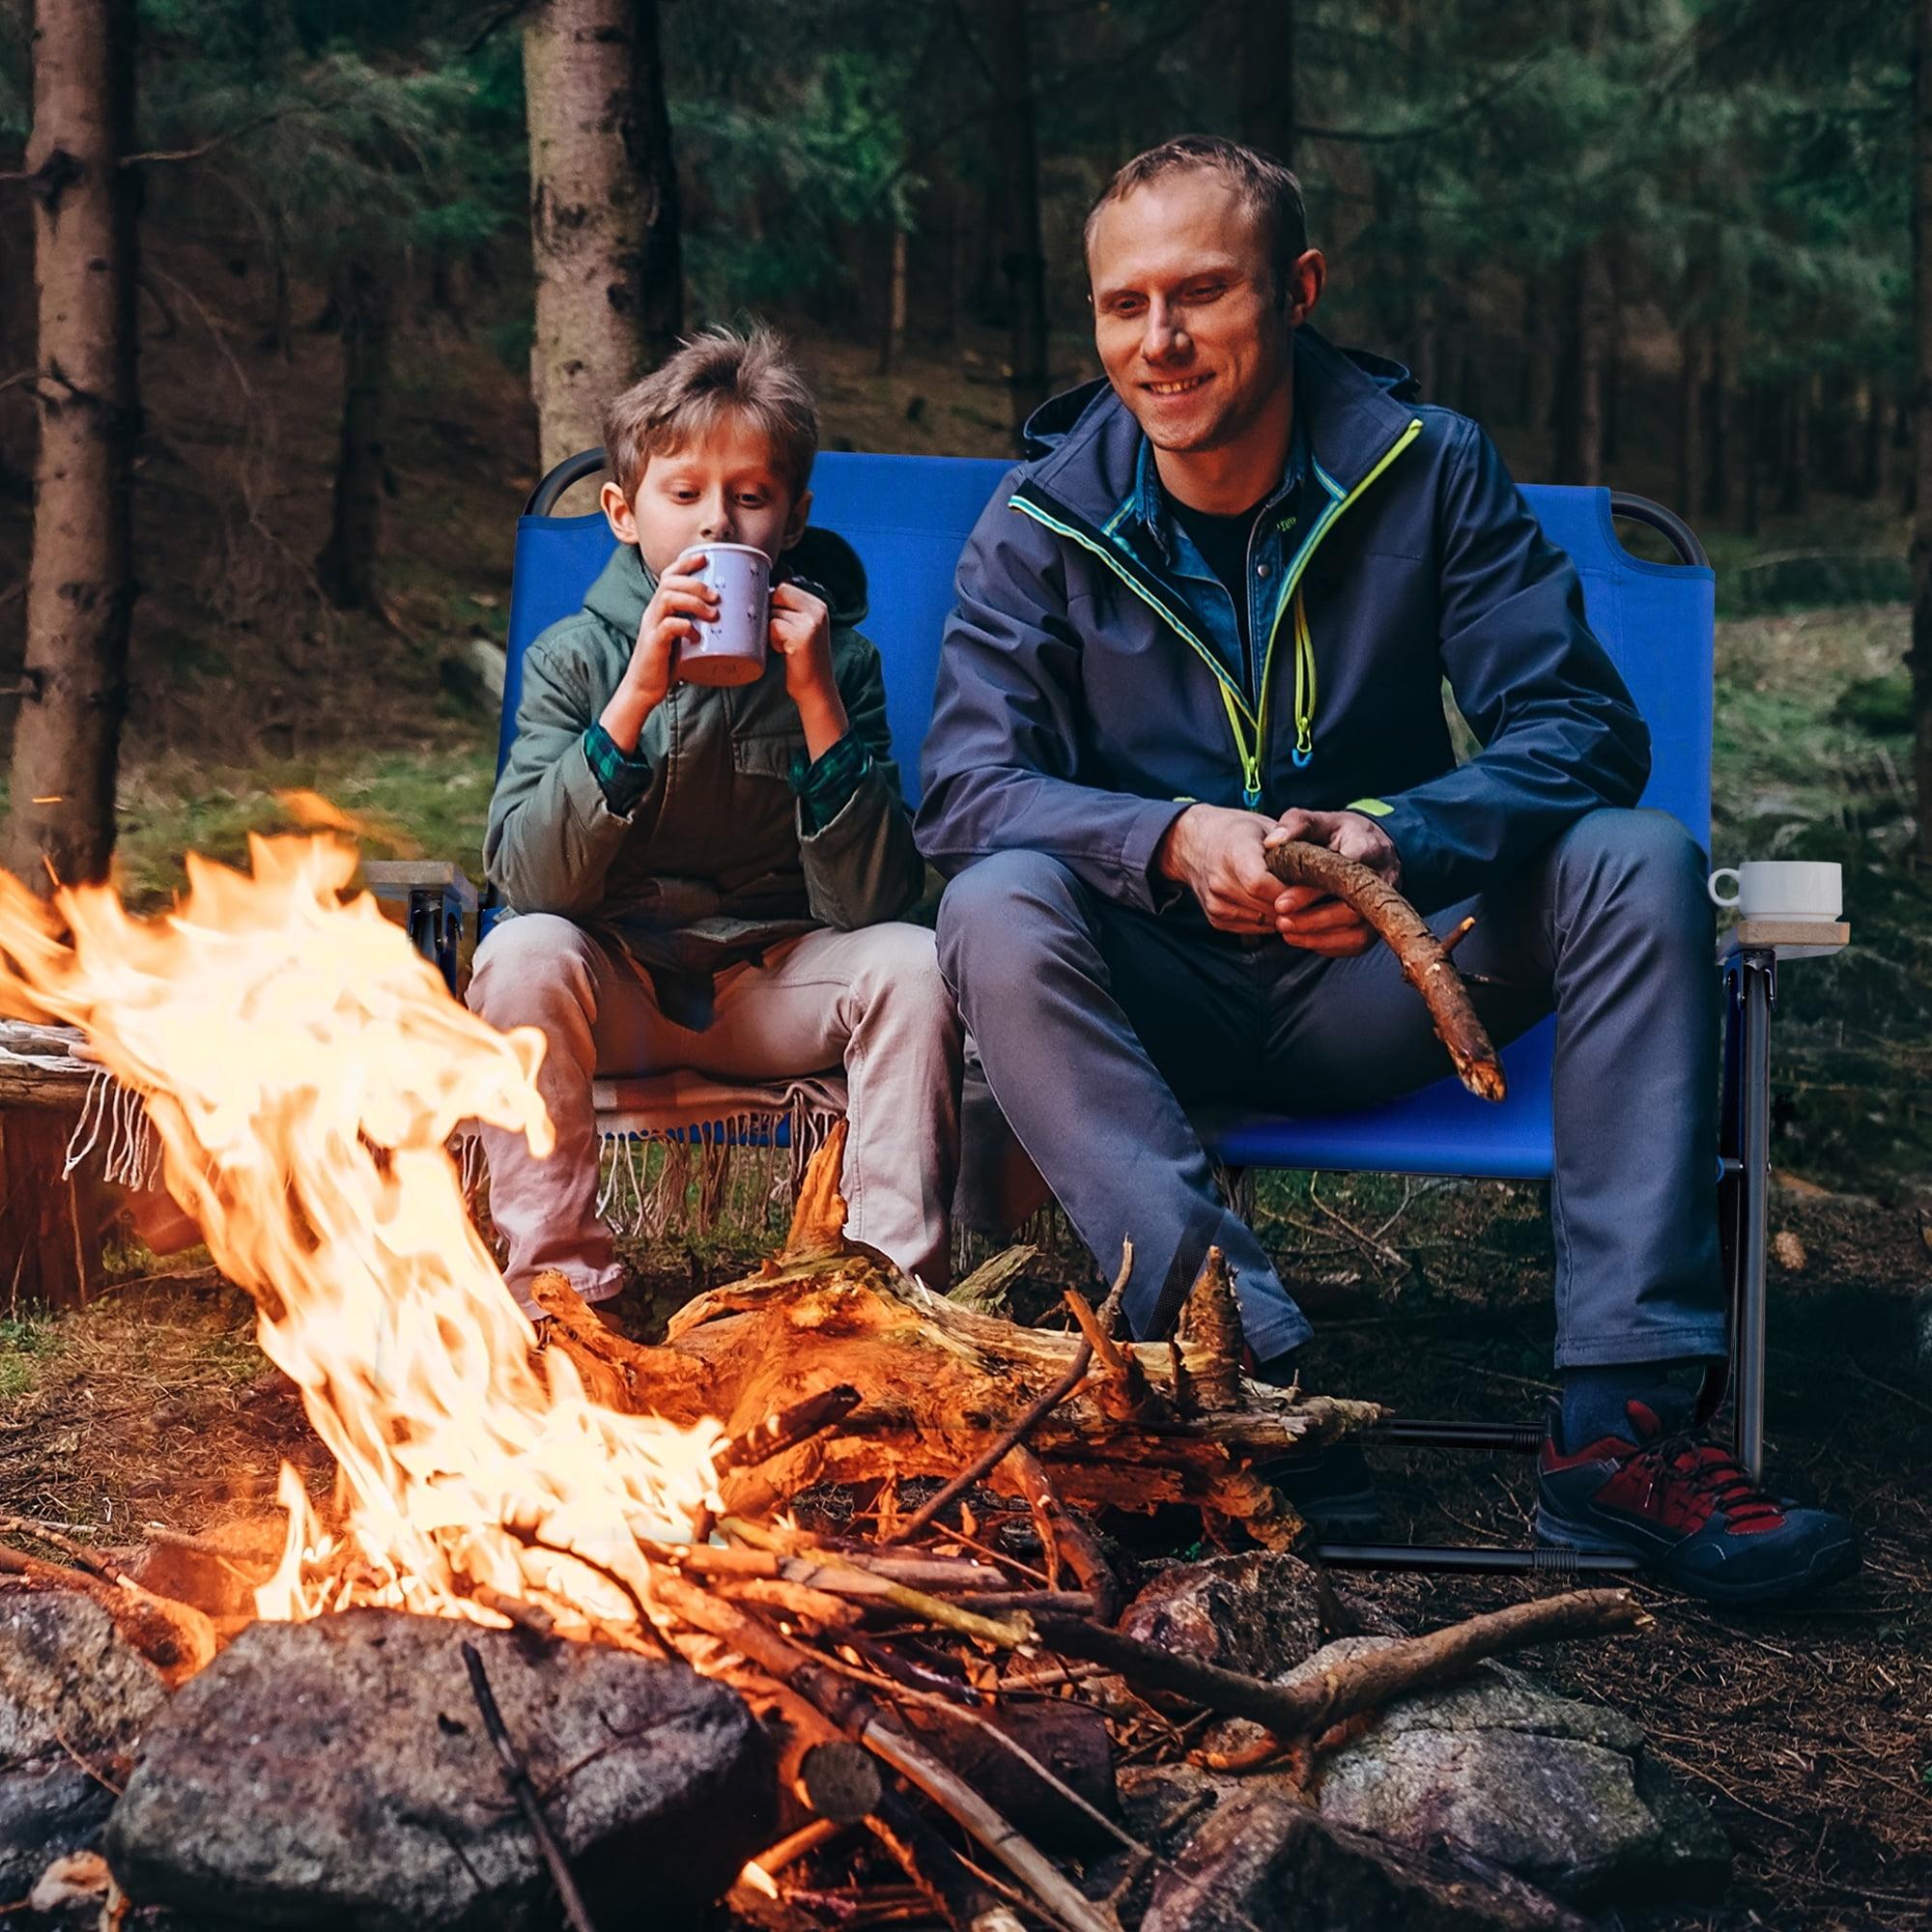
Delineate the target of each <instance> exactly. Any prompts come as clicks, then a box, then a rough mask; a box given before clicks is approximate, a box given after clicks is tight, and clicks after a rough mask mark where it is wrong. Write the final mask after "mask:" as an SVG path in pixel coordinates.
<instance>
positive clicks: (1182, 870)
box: [1153, 805, 1282, 934]
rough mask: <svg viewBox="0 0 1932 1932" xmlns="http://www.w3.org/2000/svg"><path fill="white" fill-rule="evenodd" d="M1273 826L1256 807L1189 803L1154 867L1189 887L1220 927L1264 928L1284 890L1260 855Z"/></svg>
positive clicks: (1233, 929) (1256, 930)
mask: <svg viewBox="0 0 1932 1932" xmlns="http://www.w3.org/2000/svg"><path fill="white" fill-rule="evenodd" d="M1273 830H1274V827H1273V825H1272V824H1271V823H1270V822H1269V821H1268V820H1267V819H1265V818H1264V817H1263V816H1262V815H1261V813H1260V812H1258V811H1235V810H1231V809H1230V808H1229V807H1227V806H1223V805H1190V806H1189V807H1188V808H1187V810H1185V811H1183V812H1182V813H1181V814H1180V816H1179V818H1177V819H1176V820H1175V821H1174V823H1173V824H1172V825H1170V826H1169V827H1168V828H1167V836H1166V837H1165V838H1163V839H1162V840H1161V841H1160V843H1159V845H1158V846H1156V847H1155V848H1154V855H1153V863H1154V869H1155V870H1156V871H1158V872H1159V873H1160V875H1161V877H1162V878H1164V879H1173V880H1174V881H1175V882H1176V883H1177V884H1179V885H1183V886H1185V887H1186V888H1187V890H1188V891H1189V892H1190V893H1192V894H1193V895H1194V896H1195V897H1196V898H1197V899H1199V900H1200V901H1201V910H1202V911H1203V912H1205V913H1206V914H1207V915H1208V924H1209V925H1211V926H1213V927H1214V928H1215V930H1216V931H1217V932H1244V933H1250V934H1254V933H1263V932H1266V931H1268V930H1269V929H1270V928H1271V927H1272V926H1273V924H1274V902H1275V900H1276V899H1277V898H1279V897H1280V896H1281V892H1282V886H1281V881H1280V880H1279V879H1277V878H1276V877H1275V875H1274V874H1273V873H1272V872H1270V871H1269V870H1268V868H1267V866H1266V864H1265V862H1264V860H1263V858H1262V840H1263V839H1264V838H1266V837H1267V835H1268V834H1269V833H1270V832H1272V831H1273Z"/></svg>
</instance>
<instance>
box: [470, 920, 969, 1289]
mask: <svg viewBox="0 0 1932 1932" xmlns="http://www.w3.org/2000/svg"><path fill="white" fill-rule="evenodd" d="M467 997H468V1001H469V1008H470V1009H471V1011H473V1012H476V1013H480V1014H481V1015H482V1016H483V1018H485V1019H486V1020H488V1021H489V1022H490V1024H491V1025H492V1026H494V1027H497V1028H499V1029H501V1030H502V1031H504V1032H507V1031H508V1030H509V1029H510V1028H511V1027H517V1026H533V1027H536V1028H538V1029H539V1030H540V1031H541V1032H542V1034H543V1036H544V1039H545V1041H546V1050H545V1053H544V1059H543V1065H542V1066H541V1067H539V1068H538V1070H537V1082H536V1084H537V1092H538V1093H539V1094H541V1095H542V1096H543V1102H544V1105H545V1106H546V1107H547V1108H548V1109H549V1110H550V1118H551V1123H552V1125H553V1126H554V1127H555V1129H556V1148H555V1151H554V1152H553V1153H551V1154H550V1155H549V1156H548V1157H547V1158H545V1159H541V1160H540V1159H538V1158H537V1157H536V1156H535V1155H533V1154H532V1153H531V1152H530V1151H529V1146H528V1144H527V1143H526V1141H525V1139H524V1137H523V1136H522V1135H521V1134H517V1133H510V1132H506V1131H504V1130H503V1129H501V1128H497V1127H485V1128H483V1129H482V1135H481V1137H482V1141H483V1148H484V1151H485V1153H486V1154H487V1156H488V1158H489V1162H490V1215H491V1218H492V1220H494V1221H495V1222H496V1224H497V1234H498V1235H500V1236H502V1238H503V1240H504V1241H505V1243H506V1244H507V1245H508V1248H509V1259H508V1261H507V1263H506V1264H505V1266H504V1269H503V1274H504V1279H505V1280H506V1281H508V1283H509V1285H510V1289H511V1292H512V1293H514V1294H515V1295H516V1297H517V1299H518V1301H519V1302H520V1303H521V1304H523V1305H524V1307H525V1308H526V1311H528V1310H533V1309H534V1307H535V1303H534V1302H533V1301H532V1300H531V1299H530V1295H529V1284H530V1282H531V1281H532V1280H533V1279H534V1277H535V1276H536V1275H537V1274H538V1273H540V1272H541V1271H542V1270H543V1269H545V1268H559V1269H561V1270H562V1271H563V1273H564V1274H566V1275H568V1276H569V1277H570V1281H571V1285H572V1286H573V1287H574V1288H576V1289H577V1291H578V1292H579V1293H581V1294H582V1296H583V1298H584V1299H585V1300H586V1301H602V1300H606V1299H608V1298H609V1297H610V1296H611V1295H613V1294H615V1293H617V1292H618V1291H619V1289H621V1288H622V1286H623V1282H624V1270H623V1266H622V1264H620V1263H619V1261H618V1259H617V1255H616V1251H615V1250H614V1248H613V1247H612V1245H611V1232H610V1230H609V1229H608V1228H606V1227H605V1225H604V1224H603V1222H602V1221H601V1220H600V1219H599V1218H598V1214H597V1184H598V1174H597V1156H598V1136H597V1121H596V1115H595V1111H594V1109H593V1107H592V1104H591V1092H590V1084H591V1079H592V1076H593V1075H595V1074H599V1073H604V1074H611V1073H618V1074H623V1073H653V1072H658V1071H661V1070H663V1069H665V1068H667V1067H672V1066H688V1067H691V1068H694V1069H695V1070H696V1071H697V1072H700V1073H709V1074H713V1075H716V1076H718V1077H720V1078H725V1079H733V1080H745V1081H754V1082H769V1081H777V1080H782V1079H783V1078H785V1077H786V1076H787V1075H791V1074H798V1073H818V1072H823V1071H828V1070H834V1069H838V1068H840V1067H842V1068H843V1069H844V1073H845V1082H846V1095H847V1101H846V1115H845V1118H846V1122H847V1138H846V1142H845V1167H844V1172H843V1177H842V1179H841V1188H842V1191H843V1193H844V1196H845V1208H846V1216H847V1218H846V1223H845V1229H846V1233H847V1234H848V1235H850V1236H852V1237H853V1238H854V1239H855V1240H861V1241H866V1242H868V1243H870V1245H871V1246H873V1247H875V1248H878V1249H880V1250H881V1251H882V1252H884V1253H885V1254H887V1255H889V1256H891V1257H892V1259H893V1260H894V1261H895V1262H896V1263H898V1264H899V1265H900V1266H901V1267H902V1268H904V1269H905V1270H906V1271H907V1272H908V1273H910V1274H917V1275H919V1276H921V1277H922V1278H923V1280H924V1281H925V1282H926V1284H927V1285H928V1286H929V1287H932V1288H937V1289H942V1290H943V1289H944V1288H945V1287H946V1285H947V1282H948V1280H949V1279H950V1278H951V1274H952V1236H951V1232H950V1220H949V1216H950V1213H951V1209H952V1192H953V1185H954V1179H955V1175H956V1172H957V1168H958V1161H959V1057H960V1038H959V1020H958V1015H957V1013H956V1011H955V1010H954V1008H953V1004H952V997H951V995H950V994H949V993H948V992H947V990H946V987H945V984H944V982H943V981H942V980H941V979H940V977H939V968H938V965H937V963H936V961H935V959H934V956H933V950H932V934H931V933H929V932H928V931H926V930H925V928H924V927H923V926H918V925H905V924H899V923H891V924H884V925H868V926H866V927H864V928H862V929H861V930H859V931H857V932H832V931H818V932H809V933H807V934H806V935H805V936H804V937H803V938H802V939H794V940H790V941H787V942H786V943H785V944H783V945H781V946H776V947H774V948H773V949H772V950H771V951H770V952H768V953H766V954H765V957H764V960H763V962H762V963H758V962H746V963H744V964H740V965H734V966H727V967H725V970H724V971H723V972H722V973H720V974H719V975H718V980H717V989H716V994H715V1002H714V1016H713V1019H712V1023H711V1025H710V1026H708V1027H706V1028H705V1029H704V1031H703V1032H702V1033H694V1032H692V1031H691V1030H690V1029H688V1028H686V1027H681V1026H679V1025H678V1024H677V1023H676V1022H675V1021H673V1020H668V1019H667V1018H666V1017H665V1016H664V1013H663V1012H662V1011H661V1010H660V1009H659V1007H658V1003H657V996H656V994H655V993H654V992H653V990H652V988H651V982H650V981H649V980H647V979H645V978H644V977H643V976H642V975H641V974H639V973H638V972H637V971H636V970H635V969H633V968H632V967H631V966H629V965H628V964H626V963H625V962H624V961H623V960H621V959H615V958H612V956H611V953H610V952H607V951H606V950H605V948H604V947H602V946H600V945H599V944H598V943H597V941H596V940H595V939H593V938H592V937H591V936H590V935H589V934H588V933H587V932H585V931H584V930H583V929H582V926H579V925H575V924H573V923H571V922H570V921H569V920H567V919H558V918H556V917H555V916H554V915H553V914H550V913H523V914H520V915H519V916H518V917H517V918H515V919H506V920H504V921H502V922H501V923H499V924H498V925H497V927H496V928H495V929H494V930H493V931H492V932H491V934H490V936H489V938H487V939H486V940H485V941H484V942H483V944H482V945H481V946H480V947H479V948H478V949H477V952H476V970H475V973H474V975H473V976H472V977H471V979H470V981H469V993H468V996H467Z"/></svg>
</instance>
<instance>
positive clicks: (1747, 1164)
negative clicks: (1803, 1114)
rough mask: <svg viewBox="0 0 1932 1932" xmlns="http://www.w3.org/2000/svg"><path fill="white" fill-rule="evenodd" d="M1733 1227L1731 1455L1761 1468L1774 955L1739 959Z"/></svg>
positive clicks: (1756, 1473)
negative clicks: (1735, 1217) (1736, 1170)
mask: <svg viewBox="0 0 1932 1932" xmlns="http://www.w3.org/2000/svg"><path fill="white" fill-rule="evenodd" d="M1737 974H1738V1001H1737V1024H1738V1029H1739V1039H1738V1045H1739V1058H1738V1069H1737V1071H1738V1103H1739V1121H1738V1162H1739V1173H1738V1176H1737V1184H1738V1226H1737V1259H1736V1270H1737V1272H1736V1282H1735V1287H1734V1291H1733V1303H1732V1315H1731V1423H1732V1432H1733V1439H1734V1443H1735V1448H1736V1454H1737V1459H1738V1461H1739V1462H1740V1463H1743V1464H1744V1466H1745V1467H1746V1468H1747V1470H1748V1471H1749V1472H1750V1475H1751V1479H1752V1480H1753V1481H1756V1480H1757V1479H1758V1478H1759V1477H1760V1476H1761V1475H1762V1474H1763V1472H1764V1351H1765V1318H1766V1307H1765V1263H1766V1253H1765V1251H1766V1247H1767V1244H1768V1226H1769V1219H1770V1210H1771V1016H1772V1012H1773V1009H1774V1008H1775V1006H1776V1000H1777V955H1776V953H1775V952H1757V951H1751V952H1743V953H1740V954H1739V956H1738V960H1737Z"/></svg>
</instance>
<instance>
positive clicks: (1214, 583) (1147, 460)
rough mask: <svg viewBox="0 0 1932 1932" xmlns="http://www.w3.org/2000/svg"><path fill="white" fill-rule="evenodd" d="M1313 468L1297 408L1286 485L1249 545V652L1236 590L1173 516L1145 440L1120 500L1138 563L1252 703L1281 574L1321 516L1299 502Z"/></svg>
mask: <svg viewBox="0 0 1932 1932" xmlns="http://www.w3.org/2000/svg"><path fill="white" fill-rule="evenodd" d="M1313 468H1314V459H1313V455H1312V453H1311V451H1310V449H1309V446H1308V432H1307V430H1306V429H1305V428H1304V427H1303V426H1302V421H1301V414H1300V412H1299V411H1297V412H1295V416H1294V427H1293V432H1292V433H1291V435H1290V437H1289V444H1288V462H1287V465H1286V467H1285V468H1284V469H1283V470H1282V475H1281V482H1280V484H1279V485H1278V486H1277V487H1276V488H1275V490H1274V491H1273V492H1272V493H1271V494H1270V495H1269V497H1267V499H1266V501H1265V502H1264V503H1263V504H1262V506H1261V509H1260V512H1259V514H1258V515H1257V516H1256V519H1255V529H1254V536H1253V538H1252V540H1251V541H1250V543H1249V545H1248V564H1247V593H1248V636H1249V637H1250V638H1251V639H1254V647H1253V649H1252V650H1243V648H1242V644H1241V625H1240V621H1239V618H1238V616H1237V613H1236V610H1235V600H1234V595H1233V593H1232V592H1231V591H1230V589H1229V587H1228V586H1227V585H1226V584H1225V583H1223V582H1221V580H1220V578H1219V577H1217V576H1216V575H1215V574H1214V571H1213V568H1212V566H1211V565H1210V564H1209V563H1208V560H1207V559H1206V558H1205V557H1204V556H1203V555H1202V554H1201V552H1200V549H1199V548H1198V547H1197V545H1196V544H1195V542H1194V539H1193V538H1192V537H1190V536H1189V535H1188V534H1187V531H1186V530H1185V529H1184V528H1183V527H1182V526H1181V524H1180V522H1179V519H1178V518H1177V517H1176V516H1175V515H1174V512H1173V508H1172V506H1171V504H1170V503H1169V501H1168V497H1167V492H1166V490H1165V489H1163V488H1162V486H1161V480H1160V470H1159V469H1158V468H1157V467H1156V465H1155V463H1154V455H1153V445H1152V443H1151V442H1149V441H1148V440H1146V438H1143V439H1142V440H1141V449H1140V459H1139V466H1138V469H1136V472H1135V481H1134V494H1133V495H1132V497H1129V498H1128V501H1127V504H1125V505H1122V509H1123V510H1125V511H1126V512H1127V515H1125V516H1122V517H1121V518H1120V521H1119V523H1117V525H1116V526H1115V528H1114V531H1113V534H1115V535H1117V536H1121V537H1123V538H1125V539H1126V540H1127V542H1128V544H1129V547H1130V548H1131V549H1132V550H1133V551H1134V553H1135V554H1136V555H1137V556H1138V557H1139V558H1140V560H1141V562H1142V563H1143V564H1144V565H1146V567H1147V568H1148V569H1150V570H1151V571H1152V572H1154V573H1155V575H1157V576H1158V577H1160V578H1161V579H1162V580H1163V581H1164V582H1166V583H1167V585H1168V586H1169V588H1170V589H1172V590H1173V592H1174V593H1175V595H1176V596H1177V597H1178V598H1179V599H1180V601H1181V602H1182V603H1183V604H1185V605H1186V607H1187V609H1188V610H1189V611H1191V612H1192V614H1193V616H1194V618H1195V620H1196V622H1197V623H1198V624H1199V626H1200V629H1201V635H1202V638H1203V639H1204V641H1206V642H1207V643H1208V644H1210V645H1211V646H1212V647H1213V649H1214V653H1215V655H1216V656H1217V657H1219V658H1220V660H1221V662H1222V663H1223V664H1224V665H1226V666H1227V668H1228V670H1229V673H1230V675H1231V676H1232V677H1233V678H1234V679H1235V682H1236V684H1237V685H1238V686H1239V687H1240V688H1241V689H1242V690H1243V691H1245V692H1246V694H1247V698H1248V702H1249V704H1250V705H1253V706H1259V704H1260V702H1261V672H1262V662H1263V660H1264V658H1265V656H1266V655H1267V640H1268V635H1269V633H1270V631H1271V630H1272V629H1273V627H1274V617H1275V607H1276V604H1277V603H1278V601H1279V597H1280V590H1281V580H1282V573H1283V571H1284V570H1286V569H1287V568H1288V567H1289V565H1290V563H1291V562H1292V561H1293V557H1294V554H1295V553H1296V551H1298V550H1299V549H1300V547H1301V544H1302V542H1303V540H1304V539H1305V537H1306V536H1307V533H1308V526H1309V524H1310V522H1311V521H1312V519H1313V517H1314V516H1315V515H1316V514H1319V506H1309V505H1305V504H1303V503H1302V501H1301V492H1302V485H1303V484H1304V483H1306V482H1307V481H1308V478H1309V476H1310V474H1311V472H1312V470H1313ZM1117 514H1118V513H1117Z"/></svg>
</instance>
